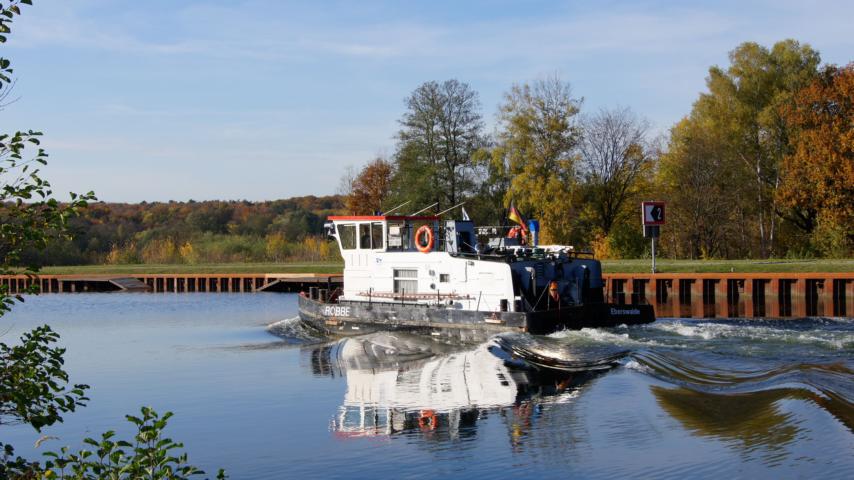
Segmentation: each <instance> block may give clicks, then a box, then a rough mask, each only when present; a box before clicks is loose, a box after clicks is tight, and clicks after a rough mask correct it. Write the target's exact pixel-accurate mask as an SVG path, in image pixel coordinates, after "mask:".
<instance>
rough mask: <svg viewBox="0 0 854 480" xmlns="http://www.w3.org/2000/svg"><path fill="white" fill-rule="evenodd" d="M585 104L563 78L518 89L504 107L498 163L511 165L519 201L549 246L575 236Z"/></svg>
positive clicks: (509, 196) (510, 192)
mask: <svg viewBox="0 0 854 480" xmlns="http://www.w3.org/2000/svg"><path fill="white" fill-rule="evenodd" d="M580 105H581V100H580V99H576V98H573V96H572V91H571V89H570V85H569V83H567V82H565V81H563V80H561V79H560V78H559V77H557V76H553V77H549V78H545V79H540V80H536V81H534V82H531V83H524V84H520V85H514V86H513V87H512V88H511V89H510V91H509V92H508V93H507V94H506V95H505V97H504V103H503V104H502V105H501V107H500V111H499V117H498V118H499V121H500V129H499V132H498V139H497V141H498V145H497V146H496V148H495V149H494V150H493V162H494V163H495V164H496V165H506V173H507V175H508V178H509V187H508V189H507V193H506V196H505V204H509V203H510V201H511V200H513V201H514V202H515V203H516V205H517V206H518V207H519V208H520V209H521V210H522V211H523V212H524V213H525V214H527V215H529V216H531V217H532V218H538V219H540V220H541V222H542V225H543V226H542V234H541V238H542V240H543V242H564V241H566V240H567V239H568V238H569V236H570V233H571V222H572V219H573V211H572V209H573V205H574V203H575V202H573V195H574V194H575V193H576V190H575V184H576V166H577V161H576V160H577V159H576V154H575V148H576V146H577V145H578V142H579V140H580V138H581V129H580V127H579V125H578V123H577V121H576V115H577V114H578V112H579V108H580Z"/></svg>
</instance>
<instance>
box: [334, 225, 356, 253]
mask: <svg viewBox="0 0 854 480" xmlns="http://www.w3.org/2000/svg"><path fill="white" fill-rule="evenodd" d="M338 238H340V239H341V248H343V249H344V250H353V249H354V248H356V226H355V225H352V224H350V225H338Z"/></svg>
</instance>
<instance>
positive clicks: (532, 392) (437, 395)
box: [308, 332, 601, 441]
mask: <svg viewBox="0 0 854 480" xmlns="http://www.w3.org/2000/svg"><path fill="white" fill-rule="evenodd" d="M308 353H309V355H310V356H311V368H312V371H313V373H314V374H315V375H329V376H343V377H345V378H346V380H347V391H346V393H345V395H344V403H343V405H342V406H341V407H339V411H338V413H337V415H336V416H335V418H334V420H333V421H332V422H331V423H332V425H331V428H332V430H333V431H334V432H336V434H337V435H339V436H343V437H352V436H375V435H394V434H398V433H402V432H423V434H424V435H425V436H427V437H428V438H435V439H437V440H438V439H448V438H458V437H461V436H467V435H473V434H474V432H475V428H474V427H475V425H476V423H477V421H478V419H480V418H484V416H486V415H488V414H489V413H490V411H494V410H496V409H501V408H502V407H512V410H513V411H512V415H509V417H512V420H511V424H510V425H509V428H510V435H511V441H513V440H514V439H517V438H519V437H521V436H523V435H524V430H525V425H526V424H527V425H530V423H531V422H530V417H531V416H532V415H534V413H535V411H536V410H537V408H538V406H539V405H541V404H543V403H556V402H566V401H571V400H572V399H573V398H574V397H575V396H577V395H578V394H579V393H580V392H581V390H582V387H583V386H584V385H585V384H586V383H588V382H589V381H590V380H592V379H593V378H595V377H596V376H597V375H598V374H597V373H596V372H592V371H590V372H588V371H581V372H565V371H555V370H547V369H536V368H532V367H530V366H527V365H526V364H525V363H523V362H520V361H514V360H513V359H511V358H510V357H509V356H508V355H507V354H505V353H504V352H503V351H502V350H501V349H499V348H498V347H497V346H496V344H495V343H493V342H487V343H483V344H480V345H478V346H474V347H472V346H469V347H464V346H460V345H456V346H453V345H447V344H443V343H439V342H436V341H433V340H431V339H430V338H429V337H424V336H419V335H411V334H406V333H398V332H395V333H390V332H380V333H374V334H369V335H365V336H361V337H352V338H346V339H343V340H340V341H337V342H335V343H331V344H326V345H322V346H315V347H312V348H311V349H309V350H308ZM600 366H601V365H600ZM599 371H601V370H599Z"/></svg>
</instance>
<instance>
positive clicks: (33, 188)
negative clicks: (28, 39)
mask: <svg viewBox="0 0 854 480" xmlns="http://www.w3.org/2000/svg"><path fill="white" fill-rule="evenodd" d="M30 4H31V1H30V0H12V1H2V0H0V43H4V42H5V41H6V38H7V35H8V34H9V32H10V31H11V24H12V21H13V20H14V19H15V18H16V17H17V16H18V15H20V14H21V6H22V5H30ZM12 74H13V70H12V68H11V63H10V62H9V60H7V59H5V58H0V98H6V97H7V96H8V91H9V90H8V89H9V88H11V85H12V83H13V82H12ZM40 136H41V133H39V132H36V131H31V130H28V131H26V132H15V133H12V134H0V275H10V274H22V273H23V274H26V275H29V276H35V274H36V271H37V267H36V266H34V265H30V264H27V263H26V262H25V261H24V260H23V254H24V252H25V251H26V250H28V249H35V250H39V249H43V248H45V246H46V245H47V244H48V242H49V241H50V240H51V239H53V238H57V237H60V238H61V237H66V236H67V235H68V219H69V217H72V216H74V215H77V213H78V212H79V211H80V210H81V209H82V208H84V207H86V205H87V204H88V202H90V201H92V200H94V198H95V197H94V194H93V193H92V192H89V193H87V194H85V195H76V194H73V193H72V194H71V198H70V200H69V201H68V202H66V203H60V202H59V201H57V200H56V199H55V198H53V196H52V195H53V192H52V190H51V187H50V184H49V183H48V182H47V181H46V180H44V179H42V178H41V176H40V174H39V166H42V165H45V164H47V153H45V152H44V150H42V149H41V148H39V144H40V141H39V137H40ZM33 149H35V151H34V152H33ZM33 285H34V286H33V287H31V288H30V293H38V287H37V286H35V285H37V283H36V282H33ZM23 300H24V299H23V297H22V296H20V295H14V296H12V295H10V294H9V291H8V287H6V286H0V317H2V316H3V314H5V313H7V312H8V311H9V310H10V309H11V308H12V306H13V305H14V304H15V302H19V301H23ZM58 339H59V335H58V334H56V333H55V332H53V331H52V330H51V329H50V327H48V326H47V325H45V326H41V327H37V328H35V329H33V330H32V331H30V332H27V333H25V334H23V335H22V336H21V338H20V341H19V342H18V344H17V345H8V344H6V343H2V342H0V426H2V425H5V424H11V423H26V424H29V425H30V426H32V427H33V428H34V429H35V430H36V431H40V430H41V429H42V428H43V427H46V426H50V425H53V424H55V423H56V422H61V421H62V415H63V414H65V413H68V412H73V411H74V410H76V409H77V408H78V407H80V406H83V405H85V403H86V401H87V400H88V399H87V398H86V396H85V390H86V389H87V388H88V387H87V386H86V385H82V384H73V385H70V384H69V377H68V373H67V372H66V371H65V370H64V368H63V364H64V360H63V356H64V353H65V349H63V348H59V347H56V345H55V344H56V342H57V341H58ZM144 413H145V412H144ZM164 417H166V418H168V416H164ZM163 427H165V419H164V418H158V417H157V416H156V414H153V412H151V413H150V414H149V415H147V416H145V420H143V421H141V423H140V434H141V435H144V436H145V438H146V439H153V440H154V443H150V442H149V443H147V444H145V445H143V450H142V451H137V454H136V456H139V455H142V454H144V455H145V456H146V458H147V459H148V460H149V461H148V463H140V462H137V463H138V464H140V465H142V466H143V467H151V468H148V470H147V472H146V473H147V474H148V475H149V476H150V478H164V479H166V478H168V479H181V478H185V477H186V476H188V475H194V474H199V473H201V472H199V471H198V469H197V468H195V467H192V466H187V465H186V457H185V456H179V457H171V456H169V451H170V450H173V449H174V448H177V447H178V446H180V445H177V444H175V443H174V442H171V441H162V440H163V439H161V438H160V436H159V430H162V428H163ZM153 433H157V434H156V435H153ZM135 451H136V450H135ZM90 455H91V453H81V454H80V455H78V456H77V457H76V458H77V460H73V459H72V461H73V462H74V461H76V462H77V463H78V464H79V465H82V466H84V467H85V465H88V464H92V468H91V469H88V470H87V469H85V468H78V469H75V471H74V474H73V475H69V476H65V475H63V476H62V478H103V477H101V476H100V473H101V471H100V470H98V469H99V468H100V467H99V466H96V465H94V464H95V463H96V462H91V461H89V460H87V459H88V457H89V456H90ZM100 460H101V461H103V456H102V457H101V458H100ZM111 460H112V457H111ZM88 472H93V473H94V476H93V475H90V474H88ZM115 473H116V475H114V476H112V477H109V478H140V474H141V473H142V470H139V469H137V470H128V469H122V470H119V471H116V472H115ZM155 474H156V475H155ZM221 476H222V474H221ZM55 477H56V475H55V472H53V471H52V470H42V469H41V468H40V466H39V464H38V463H31V462H30V461H28V460H26V459H24V458H21V457H18V456H15V453H14V448H13V447H12V445H7V444H3V443H0V479H5V478H55Z"/></svg>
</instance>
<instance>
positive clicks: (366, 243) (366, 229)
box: [359, 223, 371, 250]
mask: <svg viewBox="0 0 854 480" xmlns="http://www.w3.org/2000/svg"><path fill="white" fill-rule="evenodd" d="M359 248H360V249H362V250H370V249H371V224H370V223H360V224H359Z"/></svg>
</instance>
